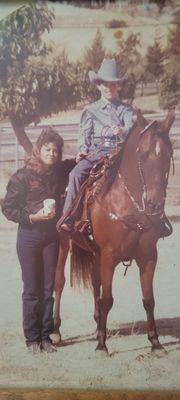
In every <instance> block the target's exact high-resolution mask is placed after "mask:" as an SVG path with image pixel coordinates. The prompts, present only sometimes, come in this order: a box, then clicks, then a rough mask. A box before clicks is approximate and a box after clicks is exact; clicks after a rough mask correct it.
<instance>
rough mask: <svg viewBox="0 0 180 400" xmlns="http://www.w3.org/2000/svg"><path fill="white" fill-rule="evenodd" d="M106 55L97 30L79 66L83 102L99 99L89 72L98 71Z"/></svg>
mask: <svg viewBox="0 0 180 400" xmlns="http://www.w3.org/2000/svg"><path fill="white" fill-rule="evenodd" d="M105 54H106V50H105V48H104V46H103V36H102V34H101V32H100V30H99V29H97V32H96V35H95V37H94V39H93V41H92V44H91V45H90V46H89V47H87V48H86V49H85V51H84V54H83V57H82V60H81V62H78V65H77V69H78V76H79V85H80V87H81V100H82V101H93V100H94V99H97V98H98V97H99V92H98V90H97V88H96V86H95V85H93V84H90V82H89V76H88V72H89V71H90V70H93V71H98V69H99V67H100V65H101V63H102V60H103V58H104V57H105Z"/></svg>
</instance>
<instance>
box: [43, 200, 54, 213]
mask: <svg viewBox="0 0 180 400" xmlns="http://www.w3.org/2000/svg"><path fill="white" fill-rule="evenodd" d="M43 205H44V208H43V212H44V214H46V215H48V214H50V213H51V212H53V211H54V212H55V208H56V202H55V200H54V199H45V200H44V202H43Z"/></svg>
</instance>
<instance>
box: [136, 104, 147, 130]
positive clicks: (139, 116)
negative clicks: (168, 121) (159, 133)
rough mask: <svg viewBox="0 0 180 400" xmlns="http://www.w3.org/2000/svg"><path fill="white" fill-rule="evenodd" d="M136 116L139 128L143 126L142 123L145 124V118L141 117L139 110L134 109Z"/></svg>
mask: <svg viewBox="0 0 180 400" xmlns="http://www.w3.org/2000/svg"><path fill="white" fill-rule="evenodd" d="M134 109H135V112H136V115H137V123H138V125H139V126H144V123H145V122H146V120H145V118H144V117H143V115H142V111H141V110H140V108H136V107H134Z"/></svg>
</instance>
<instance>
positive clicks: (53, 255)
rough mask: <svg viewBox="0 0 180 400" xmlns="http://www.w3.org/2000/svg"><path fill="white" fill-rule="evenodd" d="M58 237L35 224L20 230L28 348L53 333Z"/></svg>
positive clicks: (18, 245)
mask: <svg viewBox="0 0 180 400" xmlns="http://www.w3.org/2000/svg"><path fill="white" fill-rule="evenodd" d="M58 248H59V240H58V235H57V233H56V231H55V229H53V231H52V230H51V229H50V230H49V229H48V228H47V227H46V229H45V230H43V229H42V230H39V229H37V228H36V226H35V224H34V225H32V226H30V227H27V228H26V227H21V226H20V227H19V229H18V235H17V254H18V258H19V262H20V265H21V269H22V280H23V294H22V300H23V328H24V336H25V338H26V344H27V345H28V344H30V343H32V342H38V343H40V342H41V341H42V340H44V339H48V338H49V335H50V333H52V332H53V302H54V299H53V289H54V278H55V268H56V263H57V258H58Z"/></svg>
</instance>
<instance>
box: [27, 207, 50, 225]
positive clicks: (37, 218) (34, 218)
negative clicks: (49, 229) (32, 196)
mask: <svg viewBox="0 0 180 400" xmlns="http://www.w3.org/2000/svg"><path fill="white" fill-rule="evenodd" d="M54 216H55V211H51V212H50V213H48V214H45V212H44V208H41V209H40V210H39V211H38V212H37V213H36V214H30V215H29V220H30V222H31V223H32V224H33V223H34V222H41V221H49V220H50V219H52V218H54Z"/></svg>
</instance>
